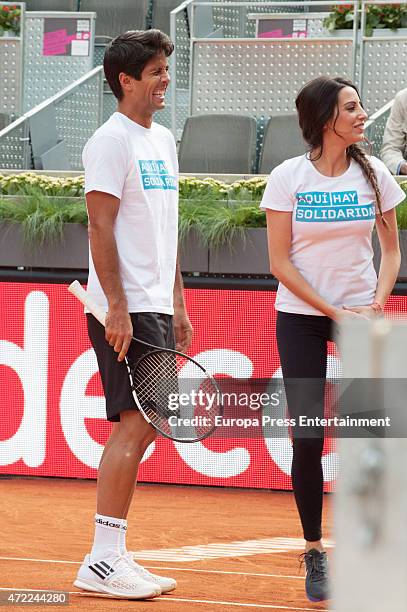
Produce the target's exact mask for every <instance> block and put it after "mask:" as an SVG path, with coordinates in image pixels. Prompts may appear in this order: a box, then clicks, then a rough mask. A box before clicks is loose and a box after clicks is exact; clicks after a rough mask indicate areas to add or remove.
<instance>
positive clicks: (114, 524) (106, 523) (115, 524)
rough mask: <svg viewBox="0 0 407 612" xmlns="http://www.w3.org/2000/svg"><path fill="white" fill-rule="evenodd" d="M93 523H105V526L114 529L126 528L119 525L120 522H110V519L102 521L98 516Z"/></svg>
mask: <svg viewBox="0 0 407 612" xmlns="http://www.w3.org/2000/svg"><path fill="white" fill-rule="evenodd" d="M95 523H98V524H99V525H106V527H114V528H115V529H124V530H125V531H126V529H127V527H126V526H125V525H120V523H111V522H110V521H104V520H103V519H100V518H97V519H95Z"/></svg>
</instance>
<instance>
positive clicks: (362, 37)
mask: <svg viewBox="0 0 407 612" xmlns="http://www.w3.org/2000/svg"><path fill="white" fill-rule="evenodd" d="M366 10H367V6H366V2H365V0H362V6H361V11H362V17H361V22H360V43H359V44H360V48H359V81H358V87H359V92H360V95H361V97H362V99H363V93H364V92H363V81H364V79H363V77H364V67H363V59H364V50H365V29H366Z"/></svg>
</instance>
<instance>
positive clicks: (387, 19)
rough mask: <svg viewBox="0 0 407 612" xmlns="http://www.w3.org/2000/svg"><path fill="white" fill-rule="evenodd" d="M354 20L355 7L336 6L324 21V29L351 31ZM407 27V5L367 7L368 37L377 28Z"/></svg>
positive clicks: (349, 5)
mask: <svg viewBox="0 0 407 612" xmlns="http://www.w3.org/2000/svg"><path fill="white" fill-rule="evenodd" d="M353 20H354V5H353V4H342V5H339V6H334V7H333V9H332V12H331V13H330V14H329V15H328V17H326V18H325V19H324V22H323V24H324V27H325V28H327V29H328V30H329V31H330V32H332V31H334V30H351V29H352V28H353ZM405 25H407V5H406V4H382V5H367V7H366V30H365V34H366V36H371V35H372V34H373V30H374V29H375V28H379V29H381V28H389V29H390V30H393V31H395V30H397V29H398V28H402V27H404V26H405Z"/></svg>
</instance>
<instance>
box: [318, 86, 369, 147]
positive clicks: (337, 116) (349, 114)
mask: <svg viewBox="0 0 407 612" xmlns="http://www.w3.org/2000/svg"><path fill="white" fill-rule="evenodd" d="M366 119H367V113H366V111H365V110H364V109H363V107H362V105H361V102H360V99H359V96H358V94H357V93H356V91H355V90H354V89H353V87H343V88H342V89H341V90H340V92H339V95H338V104H337V107H336V110H335V113H334V116H333V117H332V119H330V120H329V121H328V123H327V124H326V125H325V128H324V130H325V132H328V133H336V134H337V135H338V136H340V137H341V139H342V140H343V141H345V142H344V144H346V146H349V145H351V144H355V143H357V142H360V141H361V140H363V133H364V130H365V122H366Z"/></svg>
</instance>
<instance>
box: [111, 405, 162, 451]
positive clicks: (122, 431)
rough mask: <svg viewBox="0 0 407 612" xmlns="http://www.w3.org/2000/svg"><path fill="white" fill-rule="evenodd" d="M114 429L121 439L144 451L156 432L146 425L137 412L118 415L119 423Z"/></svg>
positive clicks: (125, 412) (130, 411) (129, 411)
mask: <svg viewBox="0 0 407 612" xmlns="http://www.w3.org/2000/svg"><path fill="white" fill-rule="evenodd" d="M116 429H117V431H118V434H119V435H120V437H121V438H125V439H126V440H127V441H129V442H133V443H134V444H135V445H138V446H140V448H141V449H142V450H145V449H146V448H147V446H149V444H151V443H152V442H154V440H155V438H156V435H157V433H156V430H155V429H154V428H153V427H152V425H150V424H149V423H147V421H146V420H145V418H144V417H143V415H142V414H141V413H140V412H138V411H137V410H125V411H124V412H122V413H121V414H120V423H118V424H117V425H116Z"/></svg>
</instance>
